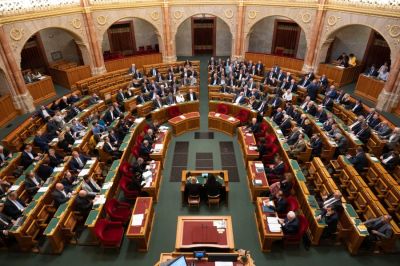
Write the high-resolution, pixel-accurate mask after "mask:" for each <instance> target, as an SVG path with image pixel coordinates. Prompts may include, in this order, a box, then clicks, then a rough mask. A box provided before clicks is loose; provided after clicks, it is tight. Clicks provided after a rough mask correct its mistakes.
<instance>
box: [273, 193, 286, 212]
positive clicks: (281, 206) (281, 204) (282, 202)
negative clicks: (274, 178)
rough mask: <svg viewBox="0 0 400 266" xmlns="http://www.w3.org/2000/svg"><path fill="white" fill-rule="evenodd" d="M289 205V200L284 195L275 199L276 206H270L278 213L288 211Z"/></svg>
mask: <svg viewBox="0 0 400 266" xmlns="http://www.w3.org/2000/svg"><path fill="white" fill-rule="evenodd" d="M287 207H288V203H287V200H286V199H285V198H284V197H281V198H279V199H276V200H275V207H273V206H270V208H271V209H273V210H275V211H276V212H277V213H286V211H287Z"/></svg>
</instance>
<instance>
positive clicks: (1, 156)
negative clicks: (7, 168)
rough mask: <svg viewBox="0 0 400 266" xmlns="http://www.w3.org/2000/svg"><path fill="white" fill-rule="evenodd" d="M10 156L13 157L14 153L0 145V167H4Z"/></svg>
mask: <svg viewBox="0 0 400 266" xmlns="http://www.w3.org/2000/svg"><path fill="white" fill-rule="evenodd" d="M10 158H12V153H11V152H9V151H8V150H7V149H6V148H4V147H3V146H2V145H0V167H3V166H4V165H5V164H6V162H7V160H8V159H10Z"/></svg>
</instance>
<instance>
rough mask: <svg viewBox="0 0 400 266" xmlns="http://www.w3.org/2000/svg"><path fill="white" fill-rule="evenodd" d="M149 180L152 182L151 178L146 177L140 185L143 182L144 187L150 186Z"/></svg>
mask: <svg viewBox="0 0 400 266" xmlns="http://www.w3.org/2000/svg"><path fill="white" fill-rule="evenodd" d="M151 182H153V178H151V177H150V178H148V179H146V180H145V181H142V185H143V184H144V187H150V186H151Z"/></svg>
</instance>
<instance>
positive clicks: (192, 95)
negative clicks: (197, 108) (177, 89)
mask: <svg viewBox="0 0 400 266" xmlns="http://www.w3.org/2000/svg"><path fill="white" fill-rule="evenodd" d="M186 99H187V100H188V101H190V102H192V101H196V100H197V95H196V92H194V91H193V89H189V92H188V93H187V94H186Z"/></svg>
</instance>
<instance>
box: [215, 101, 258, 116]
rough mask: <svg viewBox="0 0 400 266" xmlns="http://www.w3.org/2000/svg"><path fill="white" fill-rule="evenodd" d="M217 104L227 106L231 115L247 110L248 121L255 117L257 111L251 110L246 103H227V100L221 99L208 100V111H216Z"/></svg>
mask: <svg viewBox="0 0 400 266" xmlns="http://www.w3.org/2000/svg"><path fill="white" fill-rule="evenodd" d="M219 104H224V105H226V106H227V107H228V114H229V115H231V116H235V115H237V114H238V113H239V112H240V110H242V109H243V110H247V111H249V112H250V115H249V121H251V119H252V118H255V117H257V111H255V110H251V109H250V108H248V105H238V104H234V103H229V102H223V101H209V102H208V108H209V111H210V112H217V108H218V105H219Z"/></svg>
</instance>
